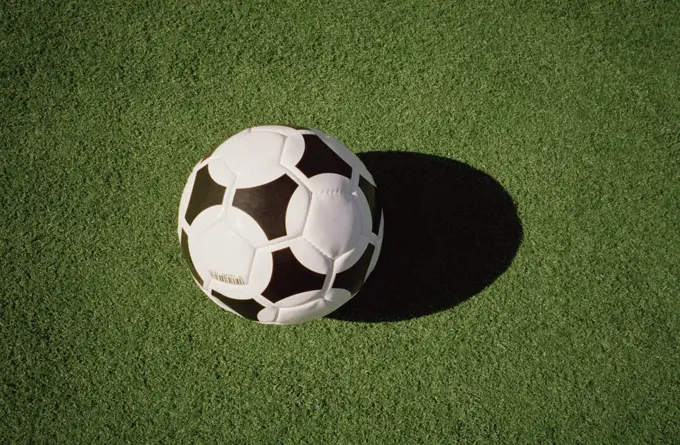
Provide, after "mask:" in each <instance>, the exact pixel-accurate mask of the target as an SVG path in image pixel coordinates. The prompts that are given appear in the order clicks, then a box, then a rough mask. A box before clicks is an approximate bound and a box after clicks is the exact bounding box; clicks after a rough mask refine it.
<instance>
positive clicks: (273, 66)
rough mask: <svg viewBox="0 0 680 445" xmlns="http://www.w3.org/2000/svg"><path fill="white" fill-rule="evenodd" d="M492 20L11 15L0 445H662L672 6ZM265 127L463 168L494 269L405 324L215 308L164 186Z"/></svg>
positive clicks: (159, 13) (673, 156) (385, 7)
mask: <svg viewBox="0 0 680 445" xmlns="http://www.w3.org/2000/svg"><path fill="white" fill-rule="evenodd" d="M497 3H498V2H489V3H484V2H443V1H442V2H437V1H430V0H425V1H407V2H402V1H387V2H366V1H358V0H339V1H335V2H328V3H320V2H317V1H308V2H294V1H291V2H282V1H271V2H270V1H258V2H255V1H252V2H251V1H243V2H236V1H235V2H228V1H227V2H219V1H202V0H201V1H194V2H183V1H158V2H156V1H149V2H144V3H135V2H133V3H130V2H112V1H105V2H71V1H34V0H32V1H28V2H18V1H8V2H5V3H4V4H3V6H2V7H1V8H0V70H1V71H0V72H1V75H0V104H1V105H0V107H1V108H0V109H1V111H0V227H1V230H0V255H1V258H2V263H1V265H0V273H1V277H2V278H1V281H0V338H1V341H0V366H1V369H2V371H1V373H0V441H2V442H7V443H15V442H16V443H28V442H30V443H83V444H93V443H156V442H160V443H234V444H245V443H253V444H281V443H290V444H293V443H295V444H297V443H310V444H319V443H324V444H326V443H328V444H333V443H342V444H359V443H370V444H378V443H386V444H387V443H404V444H414V443H427V444H440V443H466V444H467V443H616V444H619V443H671V442H674V441H677V440H678V438H679V437H680V427H679V425H680V423H679V422H678V419H680V402H679V401H680V283H678V276H679V275H680V266H679V262H678V258H679V257H680V208H679V207H680V204H679V200H680V173H679V172H680V124H679V122H680V106H679V103H680V52H679V51H678V48H679V47H680V25H678V22H679V20H680V3H678V2H674V1H667V2H663V1H655V2H652V1H649V2H644V1H637V2H636V1H624V2H561V3H562V4H563V5H562V6H560V5H558V4H554V5H551V4H552V3H553V2H540V1H539V2H514V4H513V5H512V6H499V5H498V4H497ZM558 3H560V2H558ZM270 123H282V124H292V125H297V126H311V127H316V128H320V129H322V130H324V131H326V132H328V133H330V134H332V135H334V136H336V137H337V138H339V139H340V140H342V141H343V142H344V143H345V144H346V145H348V146H349V147H351V148H352V149H353V150H355V151H357V152H369V151H371V152H387V151H404V152H413V153H419V154H426V155H435V156H440V157H446V158H449V159H452V160H456V161H459V162H462V163H466V164H469V165H470V166H472V167H474V168H476V169H478V170H480V171H483V172H485V173H486V174H488V175H489V176H490V177H492V178H494V179H495V180H496V181H498V182H499V183H500V184H501V185H502V186H503V187H504V188H505V190H506V191H507V193H508V194H509V195H510V196H511V197H512V199H513V200H514V202H515V204H516V206H517V211H518V215H519V218H520V220H521V225H522V231H523V239H522V243H521V245H520V246H519V250H518V251H517V254H516V256H515V257H514V260H513V262H512V264H511V265H510V267H509V268H508V269H507V271H506V272H505V273H503V274H502V275H500V277H498V279H496V280H495V281H494V282H493V283H492V284H490V285H489V286H487V287H486V288H485V289H484V290H483V291H481V292H479V293H477V294H476V295H474V296H472V297H471V298H469V299H467V300H465V301H463V302H461V303H460V304H458V305H456V306H455V307H453V308H451V309H448V310H444V311H440V312H436V313H434V314H429V315H425V316H421V317H416V318H411V319H407V320H403V321H396V322H386V323H371V322H358V321H351V320H350V321H347V320H339V319H322V320H318V321H314V322H311V323H308V324H303V325H299V326H289V327H276V326H262V325H257V324H252V323H250V322H247V321H245V320H242V319H239V318H237V317H236V316H234V315H231V314H228V313H226V312H224V311H221V310H220V309H219V308H218V307H217V306H216V305H214V304H213V303H211V302H210V301H208V300H207V299H206V298H205V297H204V296H203V294H202V293H201V292H200V290H199V289H198V288H197V287H196V285H195V284H194V283H193V282H192V280H191V278H190V274H189V269H188V268H187V267H186V265H185V264H183V263H182V260H181V257H180V249H179V243H178V240H177V234H176V211H177V207H178V203H179V197H180V194H181V190H182V187H183V186H184V182H185V180H186V177H187V176H188V174H189V172H190V170H191V168H192V166H193V165H194V164H195V163H196V162H197V161H198V160H199V159H200V158H201V157H202V156H203V155H204V154H205V153H207V152H208V151H210V150H211V149H213V148H214V147H216V146H217V145H218V144H219V143H220V142H222V141H223V140H224V139H226V138H227V137H228V136H230V135H231V134H234V133H236V132H237V131H239V130H241V129H243V128H246V127H250V126H254V125H260V124H270ZM378 159H379V157H378ZM419 171H421V172H422V171H423V168H420V169H419ZM379 185H380V184H379ZM381 191H382V193H383V194H389V193H390V190H389V189H381ZM441 199H443V200H445V199H448V197H447V196H446V195H444V196H441ZM452 212H455V209H453V210H452ZM403 218H409V215H403ZM389 226H390V221H387V223H386V227H387V231H386V235H385V242H386V243H391V244H390V245H391V248H390V249H389V250H390V252H391V253H390V254H391V255H410V252H409V251H400V249H399V240H398V239H394V238H392V239H391V238H390V229H389ZM446 227H447V225H446V223H442V224H440V229H439V230H441V231H442V235H445V234H444V233H443V232H444V231H446ZM412 230H413V234H414V236H418V231H419V227H417V226H414V227H413V228H412ZM407 245H408V246H411V247H412V245H413V243H407ZM383 260H384V261H386V262H385V264H388V263H389V262H390V261H389V259H386V258H383ZM437 267H438V268H439V269H442V268H443V267H442V266H441V265H438V266H437ZM381 273H383V274H385V273H387V274H389V271H385V270H382V271H381ZM397 278H400V279H404V277H395V279H397ZM393 287H394V286H393ZM445 291H446V289H444V292H445ZM398 297H399V298H396V299H397V300H400V301H404V298H405V297H404V296H403V295H399V296H398ZM418 298H427V295H419V296H418Z"/></svg>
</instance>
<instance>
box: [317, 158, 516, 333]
mask: <svg viewBox="0 0 680 445" xmlns="http://www.w3.org/2000/svg"><path fill="white" fill-rule="evenodd" d="M359 157H360V158H361V160H362V161H363V162H364V163H365V164H366V167H368V169H369V171H370V172H371V173H372V174H373V176H374V177H375V180H376V182H377V184H378V191H379V192H380V199H381V200H382V204H383V211H384V215H385V235H384V241H383V247H382V252H381V254H380V259H379V261H378V265H377V266H376V268H375V270H374V271H373V274H372V275H371V276H370V277H369V279H368V280H367V282H366V284H365V286H364V288H363V289H362V290H361V292H359V294H357V295H356V296H355V297H354V298H353V299H352V300H350V301H349V302H348V303H347V304H345V305H344V306H343V307H341V308H340V309H338V310H337V311H335V312H333V313H332V314H330V315H329V316H328V317H329V318H334V319H338V320H347V321H361V322H381V321H399V320H407V319H410V318H415V317H421V316H424V315H428V314H432V313H435V312H438V311H441V310H444V309H448V308H451V307H453V306H455V305H456V304H458V303H460V302H462V301H465V300H467V299H468V298H470V297H472V296H473V295H475V294H477V293H479V292H480V291H482V290H483V289H484V288H485V287H487V286H489V285H490V284H491V283H493V282H494V280H495V279H496V278H498V277H499V276H500V275H501V274H502V273H503V272H505V270H506V269H507V268H508V267H509V266H510V263H511V262H512V259H513V258H514V257H515V254H516V253H517V249H518V248H519V246H520V243H521V242H522V224H521V222H520V219H519V217H518V215H517V209H516V206H515V203H514V202H513V200H512V198H511V197H510V195H509V194H508V192H506V191H505V189H504V188H503V187H502V186H501V185H500V184H499V183H498V182H497V181H496V180H495V179H493V178H492V177H491V176H489V175H487V174H486V173H483V172H481V171H479V170H476V169H474V168H472V167H470V166H469V165H467V164H463V163H461V162H457V161H454V160H451V159H446V158H441V157H437V156H429V155H423V154H416V153H403V152H387V153H382V152H371V153H362V154H360V155H359Z"/></svg>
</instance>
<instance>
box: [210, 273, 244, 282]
mask: <svg viewBox="0 0 680 445" xmlns="http://www.w3.org/2000/svg"><path fill="white" fill-rule="evenodd" d="M210 276H211V277H213V278H214V279H216V280H218V281H221V282H223V283H227V284H246V282H245V280H244V279H243V277H239V276H238V275H230V274H228V273H219V272H215V271H214V270H211V271H210Z"/></svg>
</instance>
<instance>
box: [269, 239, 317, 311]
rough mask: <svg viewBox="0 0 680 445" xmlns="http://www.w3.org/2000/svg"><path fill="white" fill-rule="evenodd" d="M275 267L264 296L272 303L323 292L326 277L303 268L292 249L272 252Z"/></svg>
mask: <svg viewBox="0 0 680 445" xmlns="http://www.w3.org/2000/svg"><path fill="white" fill-rule="evenodd" d="M272 257H273V260H274V266H273V270H272V276H271V278H270V279H269V284H268V285H267V288H266V289H265V290H264V291H263V292H262V296H263V297H265V298H266V299H267V300H269V301H271V302H272V303H276V302H277V301H280V300H283V299H284V298H286V297H290V296H291V295H295V294H299V293H301V292H307V291H310V290H317V289H318V290H321V288H322V287H323V282H324V280H325V279H326V276H325V275H323V274H320V273H316V272H314V271H312V270H309V269H307V268H306V267H305V266H303V265H302V264H301V263H300V262H299V261H298V259H297V258H295V255H293V252H292V251H291V250H290V248H288V247H286V248H285V249H281V250H277V251H276V252H272Z"/></svg>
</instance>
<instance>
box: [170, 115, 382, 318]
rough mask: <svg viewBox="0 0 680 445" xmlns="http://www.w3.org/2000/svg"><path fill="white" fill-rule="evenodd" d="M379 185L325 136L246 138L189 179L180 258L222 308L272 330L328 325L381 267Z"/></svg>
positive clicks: (265, 129) (287, 132)
mask: <svg viewBox="0 0 680 445" xmlns="http://www.w3.org/2000/svg"><path fill="white" fill-rule="evenodd" d="M383 225H384V218H383V214H382V209H381V207H380V204H379V201H378V195H377V188H376V183H375V181H374V179H373V177H372V176H371V174H370V173H369V172H368V170H367V169H366V167H365V166H364V164H363V163H362V162H361V161H360V160H359V158H357V157H356V156H355V155H354V154H353V153H352V152H351V151H350V150H349V149H347V148H346V147H345V146H344V145H342V144H341V143H340V142H338V141H337V140H335V139H333V138H332V137H330V136H328V135H327V134H325V133H323V132H321V131H319V130H307V129H296V128H290V127H284V126H261V127H253V128H249V129H246V130H244V131H242V132H240V133H238V134H236V135H234V136H232V137H231V138H229V139H227V140H226V141H225V142H224V143H222V144H221V145H220V146H219V147H217V149H215V151H214V152H212V153H211V154H209V155H208V156H206V157H205V158H203V160H201V162H199V163H198V164H197V165H196V166H195V167H194V169H193V171H192V172H191V175H190V176H189V180H188V181H187V184H186V187H185V188H184V192H183V194H182V198H181V201H180V206H179V223H178V227H177V233H178V236H179V239H180V244H181V248H182V253H183V256H184V259H185V260H186V262H187V264H188V265H189V268H190V270H191V273H192V275H193V277H194V280H195V281H196V283H197V284H198V285H199V287H200V288H201V290H202V291H203V292H204V293H205V294H206V295H207V296H208V297H209V298H210V299H211V300H212V301H214V302H215V303H217V304H218V305H219V306H221V307H222V308H224V309H226V310H228V311H231V312H234V313H236V314H238V315H241V316H242V317H244V318H247V319H250V320H253V321H257V322H260V323H268V324H291V323H300V322H303V321H307V320H312V319H315V318H318V317H323V316H324V315H327V314H329V313H331V312H332V311H334V310H335V309H337V308H338V307H340V306H341V305H343V304H344V303H346V302H347V301H348V300H349V299H350V298H352V297H353V296H354V295H356V293H357V292H359V290H360V289H361V287H362V286H363V283H364V281H365V280H366V278H367V277H368V275H369V274H370V273H371V271H372V270H373V268H374V267H375V265H376V262H377V261H378V256H379V254H380V247H381V244H382V238H383V230H384V229H383Z"/></svg>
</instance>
